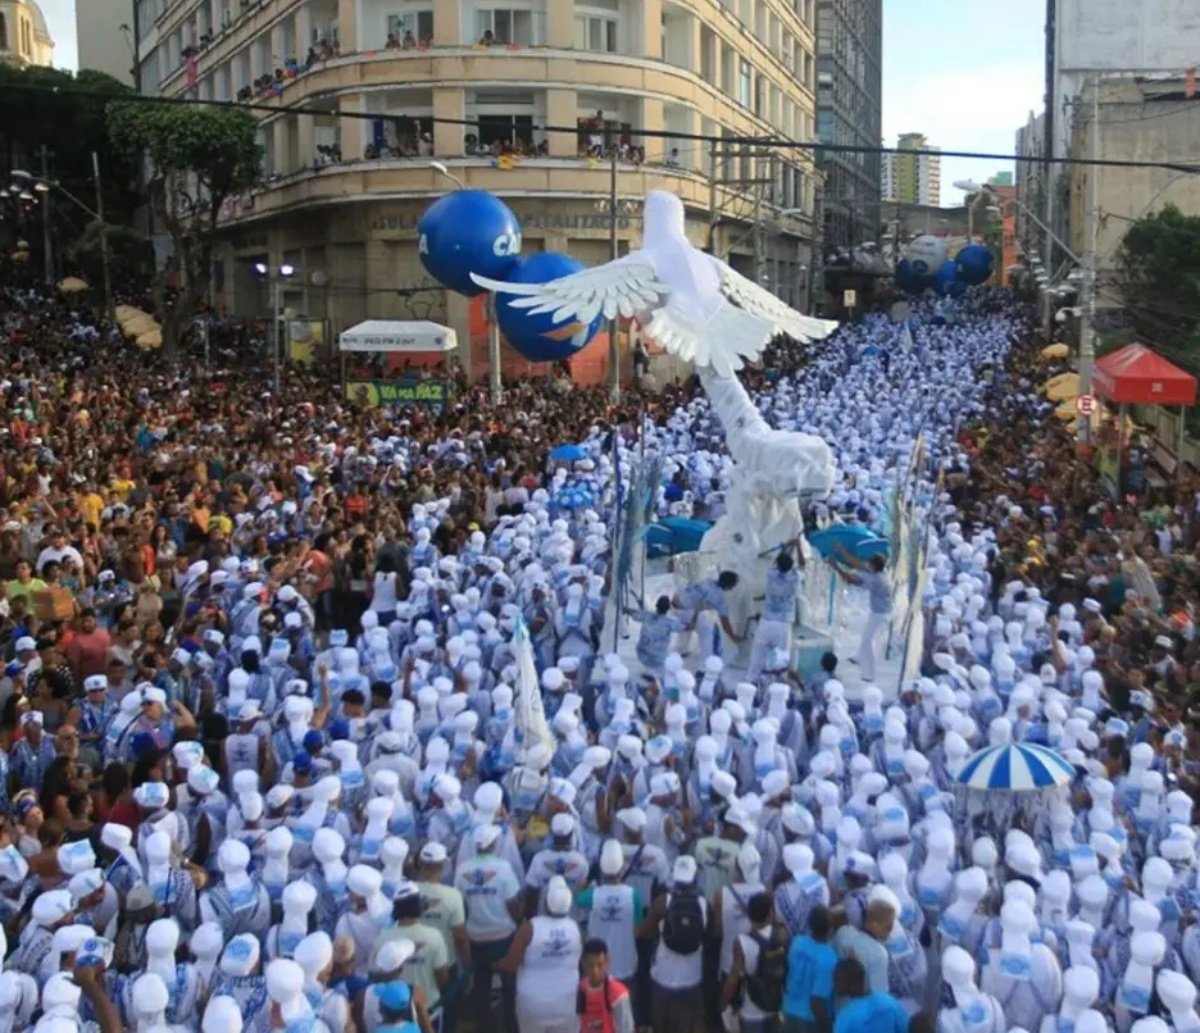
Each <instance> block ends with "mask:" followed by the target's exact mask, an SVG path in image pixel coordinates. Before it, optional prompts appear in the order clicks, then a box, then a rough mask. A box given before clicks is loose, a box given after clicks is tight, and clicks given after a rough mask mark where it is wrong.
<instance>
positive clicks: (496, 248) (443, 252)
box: [417, 190, 521, 298]
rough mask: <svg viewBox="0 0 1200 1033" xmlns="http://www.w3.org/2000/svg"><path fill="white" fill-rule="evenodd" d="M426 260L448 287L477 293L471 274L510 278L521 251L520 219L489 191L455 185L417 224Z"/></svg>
mask: <svg viewBox="0 0 1200 1033" xmlns="http://www.w3.org/2000/svg"><path fill="white" fill-rule="evenodd" d="M417 250H418V252H419V253H420V256H421V264H422V265H424V266H425V268H426V270H428V272H429V275H430V276H432V277H433V278H434V279H435V280H437V282H438V283H440V284H441V285H442V286H443V287H445V288H447V289H448V290H452V291H457V292H458V293H459V294H465V295H466V296H467V297H469V298H472V297H474V296H475V295H476V294H479V293H481V292H482V291H483V288H482V287H480V286H478V285H477V284H476V283H475V281H474V280H472V279H471V274H472V273H478V274H479V275H480V276H486V277H488V278H489V279H492V280H506V279H508V277H509V275H510V274H511V272H512V269H513V267H514V266H515V265H516V264H517V259H518V258H519V257H520V255H521V224H520V223H519V222H518V221H517V217H516V215H514V214H513V211H512V209H511V208H509V207H508V205H506V204H505V203H504V202H503V201H501V200H500V198H498V197H497V196H496V195H495V194H490V193H488V192H487V191H485V190H455V191H454V192H453V193H451V194H447V195H446V196H445V197H441V198H439V199H438V200H436V201H434V202H433V204H431V205H430V206H429V207H428V208H426V209H425V213H424V214H423V215H422V216H421V218H420V221H419V222H418V223H417Z"/></svg>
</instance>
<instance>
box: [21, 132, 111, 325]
mask: <svg viewBox="0 0 1200 1033" xmlns="http://www.w3.org/2000/svg"><path fill="white" fill-rule="evenodd" d="M43 150H44V148H43ZM47 159H48V154H43V155H42V172H43V175H42V176H41V178H39V177H37V176H35V175H33V173H31V172H26V171H25V170H24V169H13V170H12V176H13V179H14V180H16V181H19V182H20V183H22V184H23V185H24V186H25V187H26V192H28V190H29V189H32V190H33V191H35V192H37V193H39V194H42V195H43V196H44V197H45V203H44V207H43V208H42V231H43V234H44V238H45V239H44V246H45V248H46V279H47V282H48V283H53V279H54V276H53V270H54V263H53V259H52V257H51V240H50V195H51V191H53V190H57V191H58V192H59V193H60V194H62V195H63V196H64V197H65V198H66V199H67V200H68V201H70V202H71V203H72V204H73V205H75V206H76V207H77V208H79V209H80V210H81V211H83V212H85V213H86V214H87V215H89V216H91V218H92V219H94V220H95V221H96V222H97V223H98V224H99V227H100V266H101V270H102V274H103V276H104V307H105V310H106V312H107V313H108V318H109V319H110V320H112V319H113V296H112V270H111V266H110V264H109V254H108V234H107V233H106V232H105V224H104V194H103V191H102V190H101V181H100V156H99V155H98V154H97V153H96V152H95V151H93V152H92V179H93V180H94V182H95V184H96V207H95V208H94V209H93V208H91V207H90V206H89V205H86V204H84V203H83V202H82V201H81V200H79V198H78V197H76V196H75V195H74V194H73V193H71V191H69V190H68V189H67V188H66V187H64V186H63V185H62V184H61V183H59V182H58V181H57V180H52V179H50V178H49V177H48V174H47V167H46V163H47ZM29 197H30V199H31V200H32V198H33V194H30V195H29Z"/></svg>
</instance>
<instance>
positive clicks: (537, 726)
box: [513, 617, 554, 752]
mask: <svg viewBox="0 0 1200 1033" xmlns="http://www.w3.org/2000/svg"><path fill="white" fill-rule="evenodd" d="M513 656H514V659H515V660H516V662H517V684H516V686H515V689H516V692H515V697H516V698H515V709H514V713H513V719H514V721H515V723H516V730H517V735H518V736H519V737H520V742H521V748H522V749H528V748H529V747H530V746H532V745H533V744H534V743H538V742H541V743H544V744H545V745H546V747H547V749H549V750H550V751H551V752H553V751H554V736H553V735H551V734H550V725H549V724H548V723H547V722H546V710H545V708H544V707H543V706H542V690H541V685H540V683H539V681H538V673H537V665H536V664H535V663H534V662H533V641H532V640H531V639H530V637H529V628H528V627H526V625H525V621H524V619H523V618H521V617H518V618H517V622H516V626H515V627H514V628H513Z"/></svg>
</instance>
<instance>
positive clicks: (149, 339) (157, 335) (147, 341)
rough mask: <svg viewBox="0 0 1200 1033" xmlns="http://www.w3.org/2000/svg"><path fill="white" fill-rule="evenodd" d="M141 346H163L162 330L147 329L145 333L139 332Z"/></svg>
mask: <svg viewBox="0 0 1200 1033" xmlns="http://www.w3.org/2000/svg"><path fill="white" fill-rule="evenodd" d="M137 346H138V347H139V348H147V349H149V348H161V347H162V331H161V330H147V331H146V332H145V333H144V334H139V335H138V339H137Z"/></svg>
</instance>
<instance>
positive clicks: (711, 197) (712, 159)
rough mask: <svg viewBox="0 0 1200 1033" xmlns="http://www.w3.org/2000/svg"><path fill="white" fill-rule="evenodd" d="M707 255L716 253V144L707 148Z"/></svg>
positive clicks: (713, 143)
mask: <svg viewBox="0 0 1200 1033" xmlns="http://www.w3.org/2000/svg"><path fill="white" fill-rule="evenodd" d="M708 253H709V254H710V255H715V254H716V253H717V142H716V140H714V141H713V142H712V143H711V144H709V146H708Z"/></svg>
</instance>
